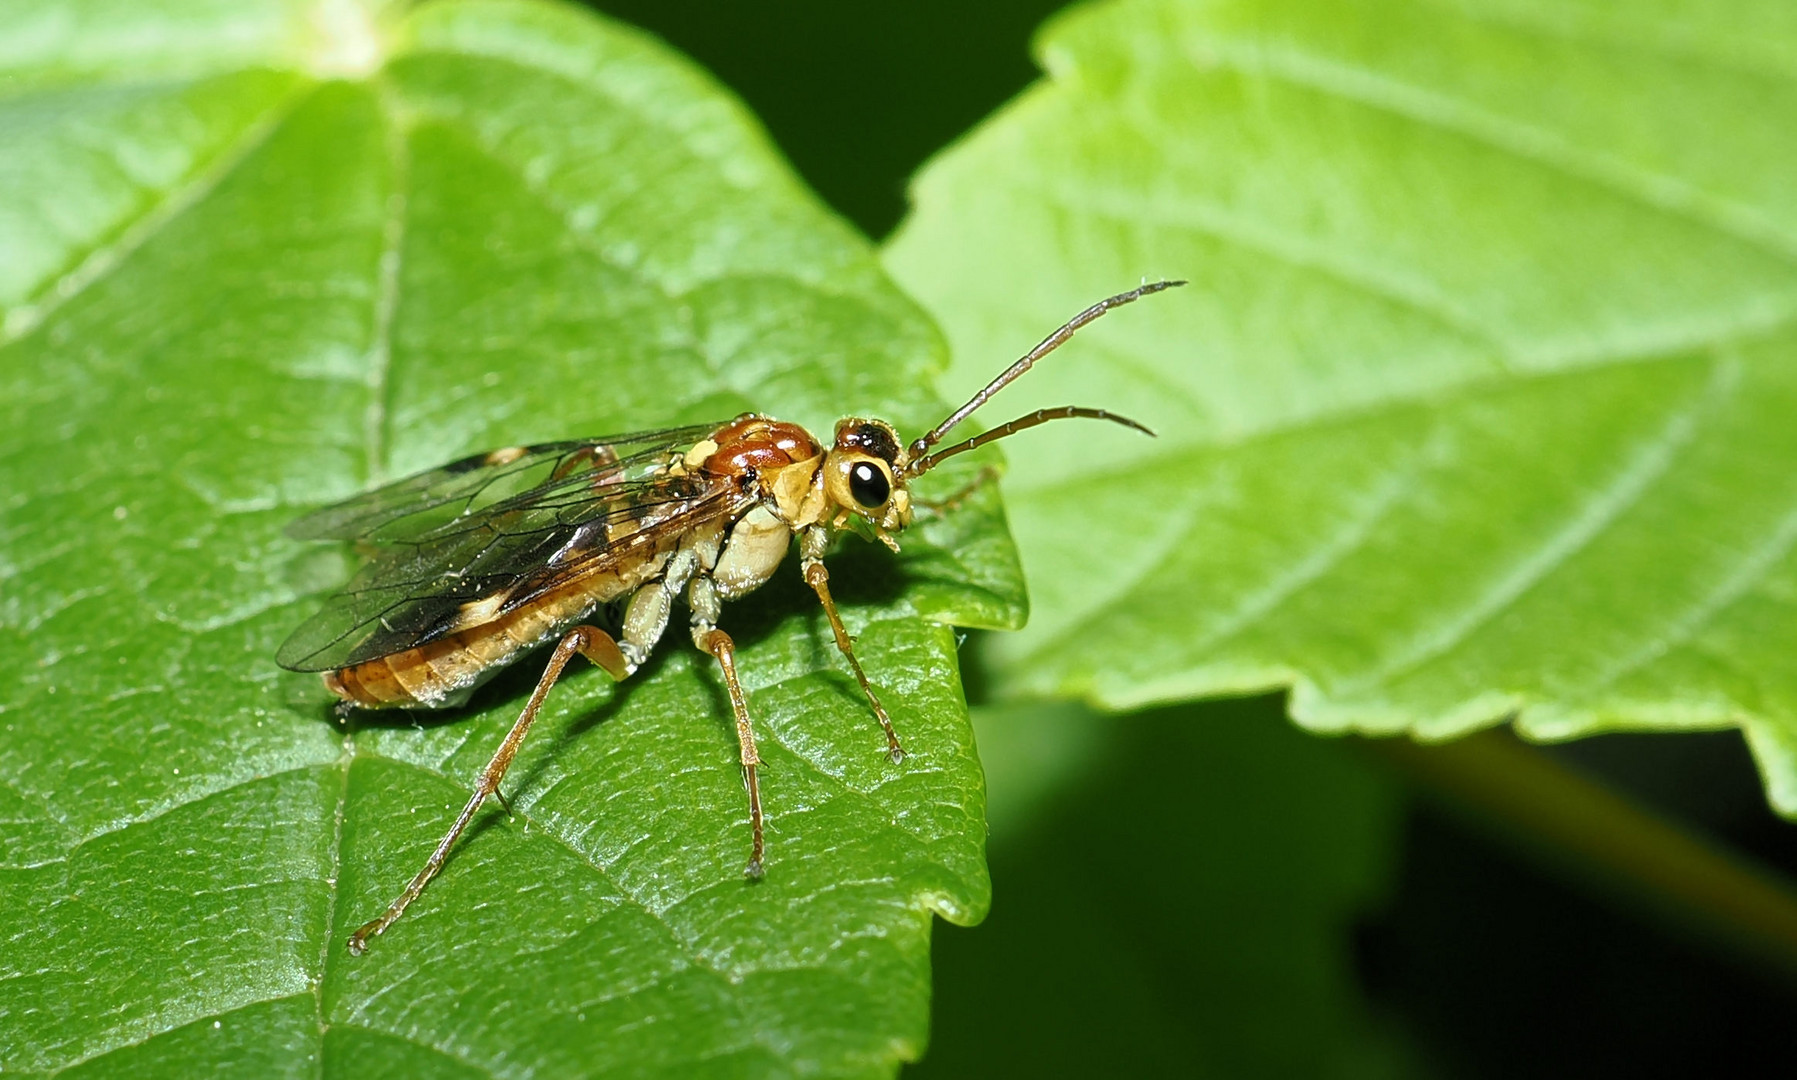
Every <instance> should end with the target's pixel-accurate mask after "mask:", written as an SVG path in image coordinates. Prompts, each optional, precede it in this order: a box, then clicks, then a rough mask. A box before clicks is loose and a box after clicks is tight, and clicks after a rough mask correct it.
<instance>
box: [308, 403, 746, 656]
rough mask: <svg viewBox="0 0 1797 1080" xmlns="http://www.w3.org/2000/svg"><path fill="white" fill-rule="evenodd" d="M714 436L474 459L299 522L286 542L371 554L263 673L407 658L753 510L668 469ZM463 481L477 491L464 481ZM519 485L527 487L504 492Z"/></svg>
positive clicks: (631, 440) (624, 440)
mask: <svg viewBox="0 0 1797 1080" xmlns="http://www.w3.org/2000/svg"><path fill="white" fill-rule="evenodd" d="M714 427H715V426H714V425H706V426H702V427H695V428H678V429H672V430H671V431H669V432H657V433H649V434H648V435H635V436H623V437H621V438H619V439H611V440H592V441H588V442H580V443H556V444H549V445H545V446H538V447H527V448H522V449H521V450H519V451H516V452H514V451H504V452H501V453H500V454H497V455H482V456H481V457H478V458H469V459H467V460H466V461H465V462H456V463H453V464H451V465H448V466H445V467H443V468H441V469H435V470H432V471H431V472H428V473H421V474H419V475H418V476H415V477H412V478H410V479H407V480H401V481H398V482H397V483H394V484H391V485H388V486H387V487H385V488H380V489H378V490H376V491H372V492H369V493H368V494H367V495H363V496H360V497H358V498H356V499H353V500H350V501H349V502H347V503H343V504H341V505H339V506H335V507H330V508H327V509H326V510H322V511H319V512H317V513H315V514H312V515H310V516H308V517H306V518H303V519H301V521H300V522H299V523H296V531H299V530H298V529H297V526H299V525H303V526H305V527H306V528H305V530H304V532H303V534H304V535H307V536H313V535H318V536H325V537H340V538H352V537H353V538H358V539H362V540H367V541H373V542H375V543H377V544H380V545H381V549H380V550H379V551H378V552H377V554H376V555H375V557H374V558H373V559H372V561H370V562H369V563H368V564H367V565H366V566H364V567H363V568H362V570H361V571H360V572H359V573H358V574H357V575H356V576H355V578H354V579H353V580H352V581H351V582H350V583H349V585H348V587H347V588H345V589H344V590H343V591H342V592H340V593H338V594H337V595H336V596H333V597H331V599H330V600H328V601H326V602H325V605H324V607H323V608H321V609H320V610H319V612H318V613H317V614H315V615H313V616H312V618H310V619H308V620H307V621H306V622H305V623H304V624H303V625H301V626H300V627H299V629H297V630H295V631H294V633H293V636H291V637H290V638H288V639H287V642H286V644H284V645H282V646H281V649H280V652H279V653H277V654H276V657H275V659H276V661H277V662H278V663H279V664H281V666H283V667H286V668H290V669H292V670H296V671H329V670H334V669H337V668H342V667H348V666H351V665H354V664H359V663H362V662H364V661H367V660H373V659H375V658H377V657H381V656H386V655H389V654H391V653H395V652H400V651H402V650H405V649H410V648H416V647H417V646H420V645H424V644H427V643H429V642H431V641H435V640H437V639H439V638H441V637H444V636H445V635H447V634H449V633H451V632H453V631H455V630H458V629H463V628H465V627H466V626H468V625H471V624H469V623H468V622H467V615H466V614H465V611H464V606H465V605H468V604H471V603H476V602H482V601H484V602H486V603H488V604H490V605H491V610H487V609H485V608H483V609H482V615H483V616H484V618H483V621H484V619H490V618H497V617H498V616H500V615H503V614H505V613H506V612H509V611H513V610H516V609H517V608H519V607H520V606H522V605H525V604H528V603H530V602H531V601H532V600H534V599H536V598H538V597H540V596H542V595H543V594H544V593H547V592H550V591H552V590H555V589H558V588H561V587H563V586H566V585H569V584H572V583H575V582H577V581H578V580H580V579H581V578H582V577H585V576H587V575H591V574H595V573H598V572H601V571H603V570H605V569H607V568H610V567H613V566H616V565H617V564H618V562H619V561H620V560H622V559H626V558H633V557H639V556H642V555H645V554H647V553H649V552H652V551H654V550H658V549H659V547H660V546H661V545H664V544H672V543H673V542H674V541H675V540H676V539H677V538H678V537H679V536H681V535H682V534H684V533H685V532H687V531H688V530H690V529H693V528H695V527H697V526H699V525H702V524H705V523H707V522H709V521H712V520H714V519H717V518H729V517H732V516H735V515H738V514H740V513H742V512H744V511H745V510H746V509H747V508H748V507H747V503H748V502H752V501H753V500H752V499H747V498H746V497H745V496H744V495H743V494H742V493H741V492H740V491H738V490H736V488H735V487H734V485H720V484H718V483H717V481H716V479H715V478H711V477H707V476H703V475H695V474H690V473H689V474H684V475H673V474H670V473H669V472H668V471H667V470H668V466H669V465H671V464H672V463H673V462H674V461H676V460H678V456H679V454H680V453H681V452H683V451H684V449H685V448H686V446H687V445H689V444H690V443H692V442H696V441H697V440H698V439H700V438H703V437H704V436H705V435H706V434H709V433H710V432H711V431H712V430H714ZM651 444H652V445H651ZM619 447H626V448H631V452H629V453H623V454H620V453H616V452H615V449H616V448H619ZM513 453H517V454H518V455H519V456H518V457H516V458H515V459H511V460H498V459H499V458H504V457H507V456H508V455H511V454H513ZM526 460H528V461H530V463H531V464H530V466H529V467H527V468H526V467H520V463H522V462H524V461H526ZM470 462H472V463H473V464H469V463H470ZM473 473H478V474H480V475H481V476H482V477H483V479H480V480H470V479H468V476H469V475H470V474H473ZM522 477H537V478H538V482H537V483H536V485H535V486H534V487H525V488H523V490H519V491H515V492H514V493H510V494H507V493H506V492H507V491H508V490H509V489H510V488H513V487H516V486H517V485H518V484H519V483H520V478H522Z"/></svg>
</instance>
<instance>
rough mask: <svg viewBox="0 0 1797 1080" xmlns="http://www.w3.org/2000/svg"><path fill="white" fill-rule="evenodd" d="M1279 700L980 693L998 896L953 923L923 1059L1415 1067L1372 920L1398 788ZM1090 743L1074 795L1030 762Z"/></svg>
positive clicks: (1119, 1065) (938, 1071)
mask: <svg viewBox="0 0 1797 1080" xmlns="http://www.w3.org/2000/svg"><path fill="white" fill-rule="evenodd" d="M1279 710H1280V701H1279V700H1278V699H1277V698H1276V697H1270V696H1269V697H1262V698H1256V699H1251V700H1247V701H1228V702H1212V703H1206V704H1202V705H1187V706H1182V707H1179V708H1176V709H1165V710H1155V711H1151V712H1149V713H1145V714H1137V715H1131V716H1123V717H1111V716H1101V715H1098V714H1096V713H1094V712H1092V711H1091V710H1089V709H1086V708H1084V707H1082V706H1079V705H1069V704H1066V703H1058V702H1057V703H1051V704H1032V705H1008V706H997V707H976V708H975V709H974V729H975V731H976V732H977V733H978V736H979V742H980V757H981V760H982V761H983V762H985V764H986V768H987V771H988V773H989V775H990V777H991V785H990V806H991V813H992V817H993V822H994V829H993V834H992V846H991V857H992V875H993V882H994V888H995V890H996V893H997V896H996V902H995V904H994V906H993V912H992V917H991V918H990V919H988V920H987V921H986V922H985V923H984V924H982V925H981V926H980V927H979V929H978V930H976V931H972V932H968V933H962V932H958V931H953V930H948V931H944V932H943V933H942V934H941V935H939V936H938V939H937V941H936V948H935V960H936V975H937V986H936V994H937V1002H936V1013H935V1015H936V1027H935V1031H934V1033H933V1036H932V1046H931V1049H930V1054H929V1056H928V1057H926V1058H925V1059H924V1060H923V1062H922V1063H921V1065H919V1066H918V1067H916V1068H913V1069H907V1070H906V1075H907V1076H916V1077H918V1078H919V1080H922V1078H926V1077H956V1076H965V1077H986V1076H1000V1075H1007V1076H1076V1075H1097V1076H1222V1077H1256V1076H1265V1077H1281V1078H1283V1077H1298V1076H1302V1077H1344V1078H1345V1077H1392V1076H1400V1075H1405V1074H1406V1071H1407V1066H1408V1065H1409V1061H1408V1058H1407V1056H1406V1048H1405V1044H1404V1042H1403V1040H1402V1039H1401V1038H1398V1037H1396V1034H1395V1033H1394V1032H1393V1031H1391V1030H1389V1029H1387V1028H1386V1027H1385V1026H1384V1025H1383V1024H1381V1023H1380V1021H1379V1018H1378V1017H1377V1016H1375V1015H1373V1014H1372V1010H1371V1009H1370V1008H1369V1005H1368V1002H1367V1001H1366V1000H1365V998H1364V997H1363V995H1362V991H1361V989H1360V987H1359V985H1358V983H1359V982H1360V981H1361V980H1360V979H1359V978H1358V977H1357V973H1356V965H1355V958H1354V956H1353V953H1352V946H1351V940H1352V936H1351V933H1350V927H1351V926H1352V925H1353V924H1354V923H1355V921H1356V920H1358V919H1359V918H1361V917H1362V916H1364V915H1365V914H1367V913H1368V911H1369V910H1372V909H1374V908H1375V907H1376V905H1378V904H1380V903H1381V902H1382V900H1383V899H1384V893H1385V891H1386V889H1387V886H1388V881H1389V879H1390V877H1391V875H1392V872H1393V862H1394V859H1395V856H1396V848H1397V843H1396V841H1397V839H1398V828H1397V826H1398V824H1399V822H1400V820H1401V819H1400V816H1399V802H1398V799H1397V798H1396V790H1395V788H1394V786H1393V785H1392V784H1391V782H1390V781H1389V779H1386V778H1384V777H1382V776H1381V775H1380V773H1379V772H1378V770H1376V769H1374V768H1370V767H1369V766H1368V764H1367V763H1366V762H1365V761H1363V760H1361V759H1360V758H1359V757H1357V756H1356V755H1355V754H1354V753H1352V752H1351V748H1350V747H1347V746H1344V745H1342V744H1339V743H1335V742H1326V741H1322V740H1318V739H1313V738H1308V737H1306V736H1304V735H1303V734H1301V733H1299V732H1298V731H1296V730H1295V729H1293V728H1292V726H1291V725H1290V724H1289V723H1287V722H1284V721H1283V720H1282V718H1281V717H1280V715H1279ZM1044 744H1047V745H1048V746H1049V747H1050V749H1046V750H1045V749H1044ZM1072 758H1077V759H1079V760H1081V761H1082V762H1083V763H1084V765H1085V768H1083V769H1082V770H1080V772H1079V775H1078V776H1077V777H1067V776H1066V775H1065V770H1064V769H1062V770H1059V771H1061V772H1062V773H1063V787H1062V789H1061V791H1060V792H1059V797H1058V798H1057V799H1056V800H1054V801H1052V802H1049V801H1047V800H1042V799H1040V798H1039V797H1038V796H1037V794H1036V792H1034V791H1033V790H1031V789H1030V788H1028V787H1025V786H1024V785H1023V784H1022V783H1021V782H1019V781H1017V780H1014V779H1012V778H1013V777H1016V776H1018V775H1028V776H1031V777H1040V776H1041V775H1042V774H1044V773H1045V772H1050V771H1056V770H1052V769H1045V768H1043V763H1044V762H1045V761H1048V760H1055V761H1059V762H1062V763H1065V762H1066V761H1068V760H1069V759H1072ZM1019 766H1022V768H1019ZM1020 801H1026V802H1028V803H1031V804H1033V806H1034V807H1035V809H1036V812H1035V813H1034V814H1032V815H1031V816H1030V819H1029V821H1028V822H1027V824H1025V823H1024V822H1023V821H1022V820H1021V815H1020V814H1019V811H1020V810H1024V809H1025V807H1023V806H1019V805H1016V804H1017V803H1019V802H1020ZM1001 821H1002V822H1007V823H1009V824H1007V827H1006V828H1004V829H1002V830H1001V829H1000V828H999V827H998V824H999V823H1000V822H1001Z"/></svg>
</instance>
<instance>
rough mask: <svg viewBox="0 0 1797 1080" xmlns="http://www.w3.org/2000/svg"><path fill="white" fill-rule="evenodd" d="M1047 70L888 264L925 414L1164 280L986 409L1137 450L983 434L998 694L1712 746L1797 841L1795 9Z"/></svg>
mask: <svg viewBox="0 0 1797 1080" xmlns="http://www.w3.org/2000/svg"><path fill="white" fill-rule="evenodd" d="M1038 52H1039V55H1040V57H1041V60H1042V63H1043V65H1044V67H1045V68H1046V70H1047V71H1048V72H1049V77H1048V78H1047V79H1046V80H1045V81H1043V82H1041V83H1039V84H1038V85H1036V86H1035V87H1034V88H1032V89H1031V90H1030V91H1029V92H1027V93H1025V94H1024V95H1023V96H1022V97H1021V98H1020V99H1019V100H1017V101H1016V102H1014V103H1013V104H1012V105H1011V106H1009V107H1008V108H1007V109H1005V110H1004V111H1003V112H1001V113H1000V114H998V115H997V116H996V117H995V118H993V119H992V120H991V121H989V122H988V123H987V124H986V125H984V126H983V127H981V128H980V129H978V130H977V131H975V132H974V133H973V134H972V135H971V136H969V137H968V138H967V139H966V140H965V141H964V142H963V143H961V144H960V145H959V146H957V147H956V148H954V149H952V150H950V151H949V152H947V153H946V154H944V155H943V156H942V157H941V158H940V159H939V160H938V161H936V162H935V163H934V164H933V165H932V166H930V167H929V168H928V169H926V171H925V172H924V173H923V175H922V176H921V178H920V179H919V180H918V182H917V184H916V186H915V191H914V195H915V200H916V206H917V209H916V211H915V213H914V215H913V217H912V218H911V219H910V220H909V222H908V223H907V224H906V225H905V226H904V227H903V228H902V229H901V231H900V234H899V235H898V236H897V237H896V239H895V240H894V241H893V243H892V244H891V245H890V247H889V248H888V250H887V265H888V267H889V268H890V269H891V270H892V271H893V272H894V274H895V275H896V276H897V277H898V278H899V280H900V281H901V282H902V283H904V284H906V285H907V286H908V287H909V288H911V289H912V290H913V291H914V292H915V294H916V295H917V296H919V297H920V298H922V299H924V300H925V301H926V303H927V305H928V306H930V307H931V309H932V311H933V312H934V313H935V314H936V315H937V316H938V318H939V320H940V321H941V322H942V323H943V325H944V326H945V327H946V328H947V329H948V331H949V334H950V338H951V341H952V344H953V354H954V358H955V359H954V366H953V368H952V369H951V374H950V376H949V379H948V383H947V385H948V387H949V388H950V389H951V390H954V391H957V392H963V391H971V390H972V389H973V388H975V387H977V386H978V385H980V383H981V381H983V380H984V379H985V378H987V377H989V376H990V375H991V374H992V372H993V371H995V370H996V369H997V367H998V366H999V365H1000V364H1002V363H1003V362H1004V361H1005V360H1007V359H1008V358H1009V357H1011V356H1012V355H1015V354H1016V352H1017V351H1018V348H1017V346H1018V343H1019V342H1020V341H1030V340H1035V339H1036V338H1038V337H1040V336H1041V335H1042V334H1044V333H1046V332H1047V331H1049V330H1051V329H1053V328H1054V327H1055V326H1056V325H1058V324H1059V323H1060V322H1061V321H1062V320H1063V319H1065V318H1066V317H1068V316H1069V315H1071V314H1072V313H1073V312H1075V311H1077V310H1079V309H1080V308H1081V307H1083V306H1085V305H1086V304H1089V303H1091V302H1092V301H1094V300H1096V299H1098V298H1100V297H1102V296H1105V295H1107V294H1109V293H1113V292H1117V291H1119V290H1121V289H1124V288H1128V287H1129V286H1131V285H1133V284H1134V283H1135V282H1137V281H1138V280H1140V279H1142V278H1144V277H1147V278H1155V277H1161V276H1167V277H1186V278H1190V279H1191V281H1192V284H1191V286H1190V287H1189V288H1187V289H1184V290H1180V291H1177V292H1171V293H1167V294H1164V295H1161V296H1156V297H1154V298H1152V299H1149V300H1144V301H1143V302H1141V303H1140V304H1138V305H1136V306H1134V307H1131V308H1128V309H1126V310H1124V311H1121V312H1117V313H1115V314H1112V315H1110V316H1108V317H1107V318H1106V319H1105V320H1104V321H1103V322H1102V323H1100V324H1099V325H1097V326H1094V327H1092V328H1091V329H1090V330H1088V331H1085V332H1084V333H1083V334H1082V336H1081V338H1080V339H1078V340H1077V341H1075V342H1074V343H1073V344H1072V345H1070V346H1068V347H1067V348H1066V349H1065V350H1064V351H1063V352H1062V353H1060V354H1057V355H1055V356H1054V357H1052V358H1051V359H1050V360H1049V361H1047V362H1046V363H1045V364H1044V365H1043V366H1042V367H1041V368H1039V369H1038V370H1037V372H1035V373H1032V374H1031V375H1030V377H1029V378H1028V379H1025V380H1024V381H1023V382H1021V383H1019V384H1018V385H1017V386H1016V388H1015V389H1014V390H1010V391H1007V392H1006V395H1005V400H1004V402H1003V404H1002V405H995V406H992V407H991V409H992V413H991V415H988V416H985V417H984V420H985V422H986V423H988V424H991V423H996V422H997V421H999V420H1002V419H1004V418H1005V416H1007V415H1013V414H1014V412H1021V411H1023V410H1025V409H1028V408H1031V407H1033V406H1040V405H1058V404H1063V403H1069V402H1073V403H1080V404H1090V405H1100V406H1104V407H1107V408H1113V409H1117V410H1119V411H1121V412H1123V413H1126V414H1128V415H1131V416H1135V417H1137V418H1139V419H1141V420H1142V421H1144V422H1146V423H1148V424H1149V425H1150V426H1152V427H1155V428H1156V429H1158V430H1159V432H1160V438H1159V439H1158V440H1156V441H1152V442H1151V441H1149V440H1147V439H1143V438H1140V437H1136V436H1132V435H1131V434H1130V433H1128V432H1125V431H1121V430H1111V429H1095V428H1094V427H1088V428H1086V429H1084V430H1083V431H1082V430H1075V431H1066V430H1063V431H1061V432H1059V433H1058V434H1059V436H1060V437H1059V438H1056V437H1054V435H1051V434H1046V433H1044V434H1042V435H1039V436H1036V437H1034V438H1033V441H1031V442H1029V443H1028V449H1027V451H1026V450H1024V449H1023V446H1024V442H1023V439H1019V440H1016V441H1014V442H1012V443H1009V444H1007V445H1009V446H1011V447H1013V448H1014V449H1013V450H1012V451H1011V455H1010V456H1011V459H1012V462H1013V464H1012V468H1011V470H1010V473H1009V475H1008V479H1007V482H1006V491H1007V494H1008V496H1009V507H1010V510H1011V513H1012V521H1013V526H1014V530H1015V534H1016V536H1017V538H1018V543H1019V547H1020V550H1021V551H1022V555H1023V560H1024V567H1025V570H1026V571H1027V573H1028V575H1029V580H1030V585H1031V592H1032V600H1033V607H1034V616H1033V618H1032V620H1031V623H1030V625H1029V627H1028V629H1026V630H1025V631H1024V632H1022V633H1021V634H1017V635H997V636H994V638H993V639H992V640H991V641H990V643H989V644H990V648H989V650H988V652H987V655H986V657H985V661H986V663H987V664H988V666H989V667H990V670H991V675H992V680H993V686H994V689H995V691H996V692H997V693H999V694H1000V695H1001V696H1003V695H1042V694H1064V695H1078V696H1083V697H1085V698H1087V699H1089V700H1091V701H1093V702H1097V703H1101V704H1103V705H1106V706H1110V707H1130V706H1139V705H1142V704H1146V703H1150V702H1160V701H1176V700H1182V699H1186V698H1191V697H1195V696H1199V695H1209V694H1220V693H1238V692H1245V691H1252V690H1261V689H1266V688H1271V687H1280V686H1290V687H1291V688H1292V695H1291V709H1292V712H1293V714H1294V715H1295V716H1296V717H1297V718H1298V719H1299V720H1300V721H1301V722H1303V723H1304V724H1306V725H1308V726H1310V727H1312V728H1314V729H1317V730H1323V731H1341V730H1348V729H1357V730H1364V731H1373V732H1396V731H1409V732H1412V733H1414V734H1417V735H1420V736H1424V737H1430V738H1444V737H1449V736H1453V735H1457V734H1461V733H1464V732H1467V731H1471V730H1474V729H1476V728H1479V727H1482V726H1486V725H1491V724H1496V723H1499V722H1501V721H1503V720H1505V719H1507V718H1512V719H1514V720H1515V722H1516V724H1517V726H1518V727H1519V728H1520V729H1521V730H1522V731H1523V732H1524V733H1525V734H1528V735H1530V736H1534V737H1540V738H1563V737H1571V736H1575V735H1581V734H1587V733H1591V732H1596V731H1603V730H1614V729H1623V728H1632V729H1647V730H1672V729H1692V728H1715V727H1726V726H1731V725H1739V726H1740V727H1742V728H1743V729H1744V730H1745V732H1746V734H1747V736H1748V738H1749V740H1750V741H1751V742H1752V744H1753V746H1754V748H1755V751H1756V753H1757V754H1758V755H1759V759H1760V762H1761V766H1762V769H1763V770H1764V772H1765V775H1766V777H1767V783H1768V787H1769V789H1770V793H1771V797H1772V799H1773V801H1774V803H1775V804H1776V805H1777V806H1779V807H1780V808H1781V809H1783V810H1784V811H1785V812H1786V813H1797V665H1793V664H1792V663H1791V655H1792V652H1793V646H1794V645H1797V554H1794V553H1793V543H1794V542H1797V470H1793V469H1792V468H1791V463H1792V462H1793V461H1794V460H1797V424H1793V423H1792V422H1791V416H1792V415H1793V414H1794V413H1797V187H1794V186H1793V185H1792V184H1791V183H1790V177H1791V176H1792V175H1793V174H1794V173H1797V141H1793V140H1792V139H1791V137H1790V132H1791V131H1792V130H1793V127H1794V126H1797V79H1793V75H1794V74H1797V17H1794V16H1793V14H1792V9H1791V8H1790V7H1789V6H1788V5H1783V4H1776V3H1770V2H1759V3H1755V2H1737V3H1728V4H1712V5H1705V6H1699V7H1691V6H1689V5H1661V4H1650V5H1630V6H1626V7H1619V6H1616V5H1612V4H1608V3H1600V2H1595V0H1590V2H1579V3H1570V4H1559V5H1548V6H1543V5H1538V4H1531V3H1523V2H1520V0H1500V2H1494V3H1487V4H1482V5H1477V6H1467V5H1461V4H1456V3H1424V2H1420V0H1353V2H1350V3H1342V4H1316V3H1311V2H1309V0H1217V2H1207V3H1199V2H1183V3H1182V2H1174V0H1135V2H1119V3H1104V4H1096V5H1091V6H1086V7H1082V8H1079V9H1077V10H1076V11H1074V12H1072V13H1070V14H1068V15H1067V16H1065V17H1063V18H1061V19H1059V20H1057V21H1056V22H1054V23H1052V24H1050V26H1049V27H1048V29H1047V30H1046V31H1045V32H1044V33H1043V34H1042V35H1041V37H1040V39H1039V41H1038ZM1025 438H1030V436H1025ZM1069 522H1077V523H1078V524H1079V527H1078V528H1071V529H1070V528H1068V523H1069Z"/></svg>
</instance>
